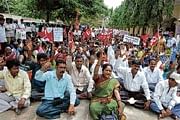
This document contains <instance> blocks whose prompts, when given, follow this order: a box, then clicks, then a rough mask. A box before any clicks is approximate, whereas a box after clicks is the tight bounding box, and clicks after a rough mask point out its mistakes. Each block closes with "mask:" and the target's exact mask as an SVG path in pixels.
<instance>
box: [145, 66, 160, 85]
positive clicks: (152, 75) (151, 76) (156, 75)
mask: <svg viewBox="0 0 180 120" xmlns="http://www.w3.org/2000/svg"><path fill="white" fill-rule="evenodd" d="M143 71H144V74H145V77H146V80H147V82H148V83H158V82H159V81H161V80H163V77H162V72H161V71H160V69H159V68H154V70H153V71H151V69H150V67H145V68H144V70H143Z"/></svg>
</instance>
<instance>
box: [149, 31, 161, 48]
mask: <svg viewBox="0 0 180 120" xmlns="http://www.w3.org/2000/svg"><path fill="white" fill-rule="evenodd" d="M158 39H159V33H158V32H156V33H155V34H154V36H153V38H152V39H151V43H150V45H151V46H154V45H156V43H157V42H158Z"/></svg>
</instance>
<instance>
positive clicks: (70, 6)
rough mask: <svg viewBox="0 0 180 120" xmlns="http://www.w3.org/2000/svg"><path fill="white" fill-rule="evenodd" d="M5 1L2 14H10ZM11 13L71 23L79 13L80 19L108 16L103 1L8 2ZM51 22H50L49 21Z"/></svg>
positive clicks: (49, 0) (0, 8) (23, 0)
mask: <svg viewBox="0 0 180 120" xmlns="http://www.w3.org/2000/svg"><path fill="white" fill-rule="evenodd" d="M4 1H5V0H0V12H8V10H7V6H6V4H5V3H4ZM8 6H9V8H10V12H11V13H12V14H15V15H21V16H24V17H33V18H42V19H47V17H49V18H50V20H55V19H57V18H59V19H61V20H62V21H65V22H67V23H70V21H72V20H73V19H74V18H75V17H76V14H77V12H78V11H79V13H80V17H81V16H82V17H83V18H86V19H87V18H89V20H92V19H93V18H98V17H100V16H102V15H101V14H107V13H108V12H107V11H108V9H107V7H106V6H105V5H104V1H103V0H8ZM48 21H49V20H48Z"/></svg>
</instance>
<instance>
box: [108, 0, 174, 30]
mask: <svg viewBox="0 0 180 120" xmlns="http://www.w3.org/2000/svg"><path fill="white" fill-rule="evenodd" d="M173 8H174V0H124V2H123V3H122V4H121V5H120V6H119V7H118V8H116V9H115V10H114V12H113V15H112V17H111V18H112V19H111V20H110V25H111V26H117V27H119V28H134V27H137V26H138V27H143V28H145V27H154V28H157V26H158V25H159V24H162V22H163V21H164V20H165V19H167V18H171V16H172V12H173Z"/></svg>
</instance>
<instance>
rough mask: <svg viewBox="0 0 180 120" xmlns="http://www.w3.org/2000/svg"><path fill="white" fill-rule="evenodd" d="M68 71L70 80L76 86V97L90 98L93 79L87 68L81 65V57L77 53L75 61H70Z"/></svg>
mask: <svg viewBox="0 0 180 120" xmlns="http://www.w3.org/2000/svg"><path fill="white" fill-rule="evenodd" d="M69 73H70V75H71V77H72V82H73V84H74V86H75V88H76V93H77V94H78V95H77V96H78V98H80V99H83V98H90V97H91V96H92V95H91V92H92V89H93V86H94V81H93V80H92V77H91V75H90V72H89V70H88V68H87V67H86V66H85V65H83V57H82V56H81V55H77V56H76V58H75V62H73V63H72V66H71V68H70V69H69Z"/></svg>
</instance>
